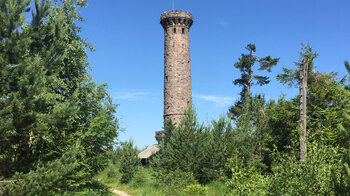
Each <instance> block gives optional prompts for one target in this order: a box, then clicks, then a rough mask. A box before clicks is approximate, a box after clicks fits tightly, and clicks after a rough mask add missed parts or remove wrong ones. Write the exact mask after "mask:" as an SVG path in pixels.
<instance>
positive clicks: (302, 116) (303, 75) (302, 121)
mask: <svg viewBox="0 0 350 196" xmlns="http://www.w3.org/2000/svg"><path fill="white" fill-rule="evenodd" d="M307 76H308V63H307V59H306V58H304V59H303V61H302V63H301V65H300V76H299V77H300V87H299V89H300V91H299V97H300V101H299V127H300V130H301V133H300V137H299V141H300V160H301V161H304V160H305V157H306V154H307V148H306V97H307Z"/></svg>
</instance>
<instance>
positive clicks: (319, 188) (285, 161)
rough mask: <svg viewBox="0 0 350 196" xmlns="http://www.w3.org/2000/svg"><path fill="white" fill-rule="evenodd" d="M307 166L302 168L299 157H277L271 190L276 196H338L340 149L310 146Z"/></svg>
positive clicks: (270, 184)
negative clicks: (336, 187)
mask: <svg viewBox="0 0 350 196" xmlns="http://www.w3.org/2000/svg"><path fill="white" fill-rule="evenodd" d="M308 146H309V148H308V156H307V157H306V160H305V167H304V168H302V167H300V162H299V161H298V160H297V159H296V154H284V155H281V156H279V155H277V154H276V155H275V156H276V157H278V158H277V159H278V160H277V162H276V165H275V166H274V167H273V175H272V176H271V178H270V181H269V184H268V191H269V193H270V194H273V195H291V194H293V195H335V194H336V192H335V189H334V185H335V183H338V179H339V173H340V169H341V159H340V156H339V152H338V150H337V149H336V148H333V147H326V146H321V145H318V144H309V145H308Z"/></svg>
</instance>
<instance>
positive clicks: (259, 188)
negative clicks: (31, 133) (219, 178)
mask: <svg viewBox="0 0 350 196" xmlns="http://www.w3.org/2000/svg"><path fill="white" fill-rule="evenodd" d="M227 167H229V168H231V170H232V176H231V178H229V179H227V180H226V185H227V186H228V187H229V188H230V189H231V193H232V194H233V195H263V194H266V190H265V187H264V186H265V181H266V179H265V177H264V176H263V175H261V174H260V172H259V171H258V169H257V168H256V167H255V166H254V165H251V166H245V165H244V163H243V161H242V160H241V159H240V158H239V156H238V155H237V156H236V157H234V158H232V159H230V160H229V161H228V163H227Z"/></svg>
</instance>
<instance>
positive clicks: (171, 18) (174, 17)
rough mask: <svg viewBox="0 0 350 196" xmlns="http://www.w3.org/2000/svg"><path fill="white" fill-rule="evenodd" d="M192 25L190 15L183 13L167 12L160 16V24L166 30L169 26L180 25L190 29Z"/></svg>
mask: <svg viewBox="0 0 350 196" xmlns="http://www.w3.org/2000/svg"><path fill="white" fill-rule="evenodd" d="M192 23H193V17H192V14H191V13H189V12H185V11H183V10H182V11H179V10H176V11H175V12H174V11H169V12H164V13H163V14H162V15H161V16H160V24H162V26H163V28H164V29H167V28H168V27H169V26H175V25H181V26H186V27H187V28H190V27H191V26H192Z"/></svg>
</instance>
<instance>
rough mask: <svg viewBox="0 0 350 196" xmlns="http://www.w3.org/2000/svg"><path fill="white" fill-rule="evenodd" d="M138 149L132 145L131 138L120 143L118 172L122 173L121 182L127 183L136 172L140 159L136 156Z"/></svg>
mask: <svg viewBox="0 0 350 196" xmlns="http://www.w3.org/2000/svg"><path fill="white" fill-rule="evenodd" d="M137 154H138V150H137V148H136V147H134V142H133V140H131V139H130V140H129V141H127V142H122V143H121V157H120V168H119V172H120V173H122V177H121V180H120V181H121V183H128V182H130V180H131V179H132V178H133V177H134V175H135V173H136V172H137V169H138V166H139V165H140V160H139V158H138V157H137Z"/></svg>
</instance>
